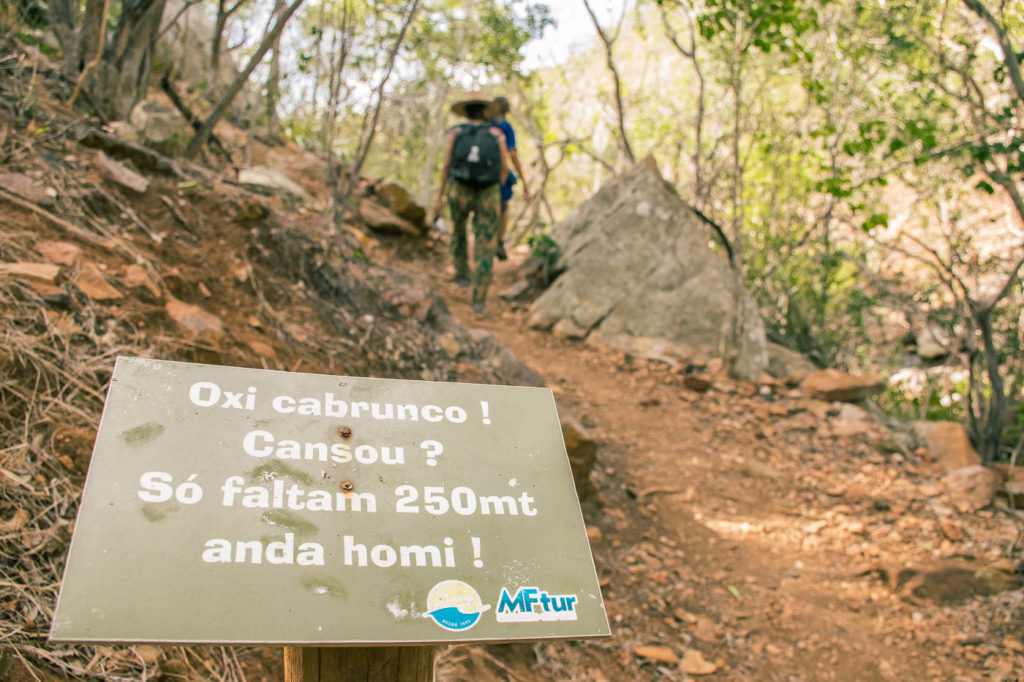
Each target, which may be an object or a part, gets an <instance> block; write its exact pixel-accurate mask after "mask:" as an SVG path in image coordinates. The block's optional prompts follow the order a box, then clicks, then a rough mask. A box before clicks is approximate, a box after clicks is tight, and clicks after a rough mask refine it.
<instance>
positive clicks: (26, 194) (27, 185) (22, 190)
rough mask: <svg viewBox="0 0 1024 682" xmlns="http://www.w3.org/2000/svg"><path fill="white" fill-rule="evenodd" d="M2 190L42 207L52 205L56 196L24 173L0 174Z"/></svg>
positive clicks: (0, 187)
mask: <svg viewBox="0 0 1024 682" xmlns="http://www.w3.org/2000/svg"><path fill="white" fill-rule="evenodd" d="M0 189H3V190H6V191H8V192H10V193H11V194H13V195H14V196H16V197H18V198H20V199H24V200H25V201H30V202H32V203H33V204H39V205H40V206H49V205H51V204H52V203H53V197H54V196H55V195H56V193H53V190H50V189H49V188H46V187H43V186H42V185H40V184H39V183H38V182H36V181H35V180H33V179H32V178H30V177H28V176H27V175H25V174H24V173H0Z"/></svg>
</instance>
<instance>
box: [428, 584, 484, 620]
mask: <svg viewBox="0 0 1024 682" xmlns="http://www.w3.org/2000/svg"><path fill="white" fill-rule="evenodd" d="M489 608H491V607H490V605H485V604H484V603H483V602H481V601H480V595H479V594H478V593H477V591H476V590H474V589H473V588H472V587H470V586H469V585H467V584H466V583H464V582H462V581H461V580H442V581H441V582H439V583H438V584H436V585H434V586H433V587H432V588H431V589H430V593H429V594H428V595H427V612H426V613H424V614H423V617H424V618H427V617H430V618H433V619H434V622H435V623H437V624H438V625H440V626H441V627H443V628H444V629H445V630H451V631H453V632H457V631H459V630H468V629H469V628H471V627H473V626H474V625H476V624H477V621H479V620H480V616H481V614H483V612H484V611H486V610H487V609H489Z"/></svg>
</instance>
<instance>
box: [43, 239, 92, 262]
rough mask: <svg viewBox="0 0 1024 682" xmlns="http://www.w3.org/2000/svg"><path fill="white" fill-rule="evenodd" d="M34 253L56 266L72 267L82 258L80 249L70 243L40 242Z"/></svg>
mask: <svg viewBox="0 0 1024 682" xmlns="http://www.w3.org/2000/svg"><path fill="white" fill-rule="evenodd" d="M36 251H38V252H39V255H41V256H42V257H43V258H45V259H46V260H48V261H50V262H51V263H57V264H58V265H74V264H75V263H77V262H78V259H79V258H81V257H82V249H80V248H79V247H78V245H77V244H72V243H71V242H54V241H42V242H39V243H38V244H36Z"/></svg>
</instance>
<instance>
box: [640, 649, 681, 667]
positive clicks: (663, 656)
mask: <svg viewBox="0 0 1024 682" xmlns="http://www.w3.org/2000/svg"><path fill="white" fill-rule="evenodd" d="M633 653H634V654H635V655H636V656H639V657H640V658H650V659H653V660H655V661H659V662H661V663H668V664H669V665H675V664H676V663H678V662H679V656H677V655H676V653H675V652H674V651H672V650H671V649H669V648H668V647H667V646H638V647H636V648H635V649H633Z"/></svg>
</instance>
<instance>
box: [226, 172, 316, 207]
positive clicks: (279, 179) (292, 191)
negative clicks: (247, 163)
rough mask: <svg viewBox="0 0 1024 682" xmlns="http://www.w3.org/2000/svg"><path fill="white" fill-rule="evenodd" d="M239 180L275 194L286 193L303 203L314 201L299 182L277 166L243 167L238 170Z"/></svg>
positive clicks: (243, 183)
mask: <svg viewBox="0 0 1024 682" xmlns="http://www.w3.org/2000/svg"><path fill="white" fill-rule="evenodd" d="M238 182H239V183H240V184H242V185H245V186H248V187H255V188H261V189H266V190H269V191H271V192H273V193H275V194H284V195H286V196H290V197H293V198H294V199H298V200H299V201H301V202H303V203H312V202H313V198H312V197H311V196H309V194H308V193H307V192H306V190H304V189H302V187H300V186H299V185H298V183H296V182H295V181H293V180H292V179H291V178H289V177H288V176H287V175H285V174H284V173H282V172H281V171H279V170H277V169H276V168H271V167H269V166H253V167H252V168H244V169H242V170H241V171H239V172H238Z"/></svg>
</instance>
